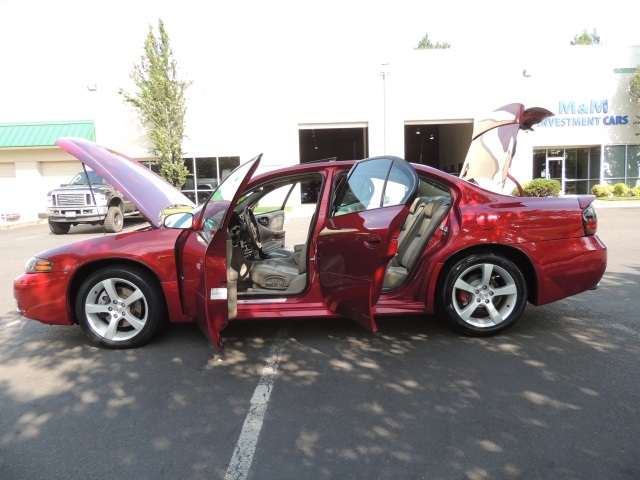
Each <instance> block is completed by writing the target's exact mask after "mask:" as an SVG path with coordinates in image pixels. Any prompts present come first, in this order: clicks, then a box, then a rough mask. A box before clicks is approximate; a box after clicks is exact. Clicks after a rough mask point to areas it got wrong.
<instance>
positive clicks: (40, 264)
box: [24, 257, 53, 273]
mask: <svg viewBox="0 0 640 480" xmlns="http://www.w3.org/2000/svg"><path fill="white" fill-rule="evenodd" d="M24 269H25V272H27V273H48V272H52V271H53V263H52V262H51V260H46V259H44V258H36V257H33V258H30V259H29V261H28V262H27V264H26V265H25V267H24Z"/></svg>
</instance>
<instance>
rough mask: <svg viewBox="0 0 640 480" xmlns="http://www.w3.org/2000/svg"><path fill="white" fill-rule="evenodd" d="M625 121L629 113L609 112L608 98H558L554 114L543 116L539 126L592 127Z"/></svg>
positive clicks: (625, 122)
mask: <svg viewBox="0 0 640 480" xmlns="http://www.w3.org/2000/svg"><path fill="white" fill-rule="evenodd" d="M627 123H629V115H614V114H612V113H611V112H609V100H591V102H589V103H577V102H575V101H574V100H568V101H564V100H560V102H559V106H558V113H557V114H556V116H555V117H550V118H545V119H544V120H543V121H542V122H540V124H539V126H541V127H594V126H598V125H626V124H627Z"/></svg>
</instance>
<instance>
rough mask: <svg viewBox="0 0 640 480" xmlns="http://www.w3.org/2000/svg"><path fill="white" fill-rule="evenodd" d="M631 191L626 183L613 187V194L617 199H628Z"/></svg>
mask: <svg viewBox="0 0 640 480" xmlns="http://www.w3.org/2000/svg"><path fill="white" fill-rule="evenodd" d="M630 190H631V189H630V188H629V187H628V186H627V184H626V183H616V184H615V185H614V186H613V194H614V195H615V196H616V197H626V196H628V195H629V192H630Z"/></svg>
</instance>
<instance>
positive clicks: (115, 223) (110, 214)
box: [104, 205, 124, 233]
mask: <svg viewBox="0 0 640 480" xmlns="http://www.w3.org/2000/svg"><path fill="white" fill-rule="evenodd" d="M123 224H124V217H123V215H122V210H120V207H118V206H116V205H112V206H111V207H109V210H108V211H107V216H106V217H105V219H104V229H105V230H106V231H107V232H109V233H118V232H119V231H120V230H122V225H123Z"/></svg>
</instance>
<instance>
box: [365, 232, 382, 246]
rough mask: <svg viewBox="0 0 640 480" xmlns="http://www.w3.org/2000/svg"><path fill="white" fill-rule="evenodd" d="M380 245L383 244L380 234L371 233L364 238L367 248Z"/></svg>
mask: <svg viewBox="0 0 640 480" xmlns="http://www.w3.org/2000/svg"><path fill="white" fill-rule="evenodd" d="M380 245H382V238H380V235H375V234H374V235H369V236H368V237H367V238H365V240H364V246H365V247H367V248H378V247H380Z"/></svg>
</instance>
